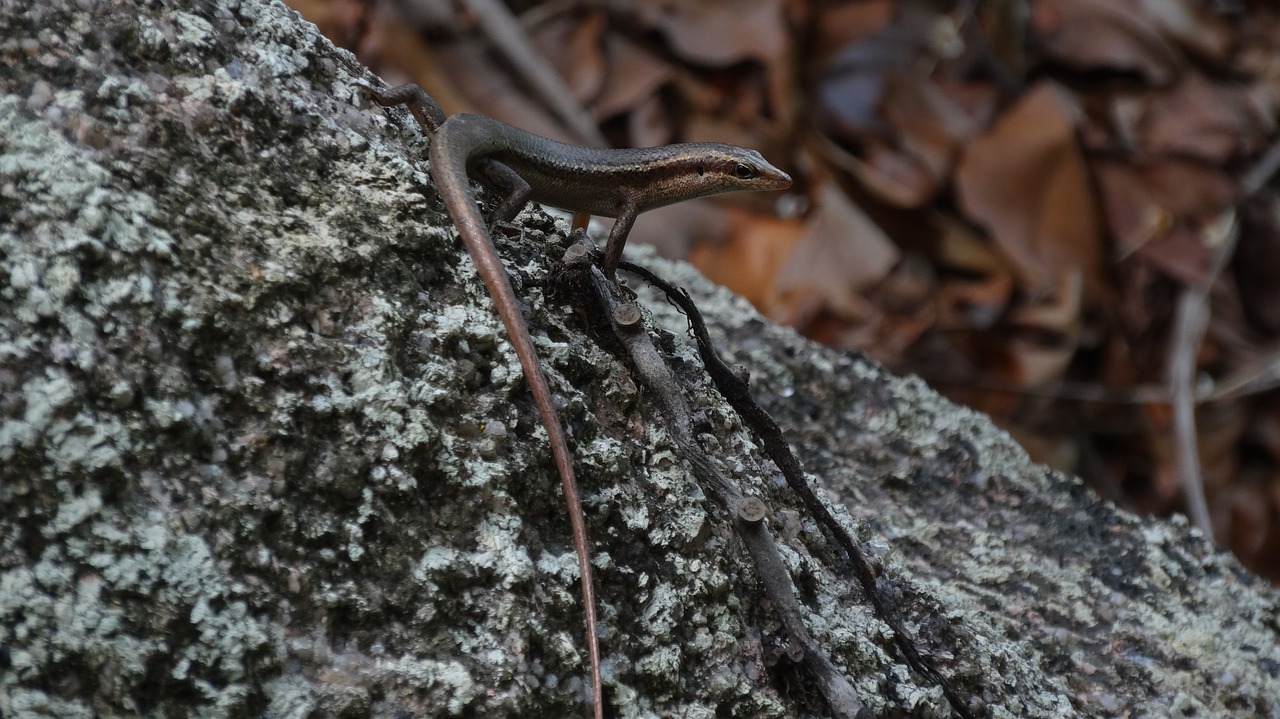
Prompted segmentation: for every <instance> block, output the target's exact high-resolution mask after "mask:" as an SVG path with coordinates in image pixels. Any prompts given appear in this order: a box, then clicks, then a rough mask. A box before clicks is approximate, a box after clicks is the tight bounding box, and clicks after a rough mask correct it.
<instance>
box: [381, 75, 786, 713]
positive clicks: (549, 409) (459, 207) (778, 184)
mask: <svg viewBox="0 0 1280 719" xmlns="http://www.w3.org/2000/svg"><path fill="white" fill-rule="evenodd" d="M357 84H358V85H359V86H360V87H361V88H362V89H363V90H364V91H365V92H367V93H368V94H369V95H370V96H371V97H372V98H373V99H374V100H375V101H376V102H377V103H378V104H379V105H382V106H383V107H394V106H397V105H404V106H406V107H407V108H408V109H409V111H410V113H412V114H413V117H414V119H415V120H417V122H418V124H419V126H421V128H422V129H423V131H424V132H425V133H426V134H427V135H428V136H430V137H431V148H430V150H429V159H430V161H431V165H430V168H429V170H428V172H429V174H430V176H431V179H432V181H433V182H434V183H435V186H436V191H437V192H438V193H439V195H440V199H441V200H442V201H443V202H444V205H445V208H446V209H447V210H448V212H449V216H450V218H451V219H452V220H453V224H454V225H455V226H456V227H457V228H458V234H459V235H460V236H461V238H462V243H463V245H464V246H465V247H466V249H467V252H468V254H470V255H471V259H472V262H474V263H475V266H476V269H477V271H478V272H479V274H480V277H481V279H482V280H483V281H484V284H485V287H486V288H487V290H488V292H489V296H490V297H491V298H492V300H493V303H494V305H495V306H496V307H497V310H498V316H499V318H500V319H501V320H502V323H503V326H504V327H505V328H506V331H507V335H508V338H509V339H510V341H511V344H512V346H513V347H514V348H515V351H516V356H517V357H518V358H519V360H520V367H521V370H522V371H523V372H524V376H525V381H526V382H527V383H528V384H529V389H530V391H531V392H532V394H533V399H534V404H535V405H536V406H537V408H538V412H539V414H540V415H541V417H542V425H543V428H544V430H545V431H546V433H547V439H548V441H549V442H550V444H551V453H552V455H553V457H554V459H555V464H556V469H557V471H558V472H559V475H560V481H561V486H562V487H563V491H564V495H565V501H566V503H567V504H568V509H569V523H570V526H571V528H572V532H573V542H574V548H575V550H576V551H577V555H578V575H579V582H580V584H581V585H582V601H583V604H584V608H585V611H584V614H585V623H586V628H587V654H588V657H589V659H590V664H591V687H592V702H593V709H594V713H595V719H603V716H604V708H603V702H602V693H601V683H600V648H599V641H598V636H597V631H596V610H595V591H594V587H593V584H592V579H591V562H590V545H589V542H588V539H587V530H586V519H585V517H584V515H583V512H582V506H581V500H580V498H579V493H578V484H577V479H576V478H575V476H574V472H573V458H572V455H571V454H570V452H569V446H568V441H567V439H566V437H565V431H564V428H563V426H562V425H561V423H560V419H559V415H558V414H557V413H556V408H555V404H554V402H553V401H552V398H551V388H550V386H549V384H548V383H547V379H546V376H545V375H544V374H543V372H542V366H541V363H540V362H539V360H538V355H537V352H536V351H535V349H534V346H533V339H532V338H531V337H530V335H529V328H528V326H527V325H526V324H525V321H524V317H523V316H522V315H521V313H520V305H519V302H518V301H517V300H516V296H515V292H514V291H513V290H512V288H511V282H510V280H509V279H508V278H507V272H506V268H505V267H504V266H503V264H502V260H501V258H500V257H499V256H498V252H497V249H496V248H495V247H494V244H493V239H492V238H491V237H490V235H489V230H488V228H487V227H486V225H485V222H484V218H483V217H481V215H480V208H479V205H478V204H477V201H476V193H475V190H473V189H472V187H471V182H470V179H476V180H478V181H479V182H480V183H481V184H483V185H485V186H487V187H489V188H490V189H494V190H498V191H504V192H505V193H506V197H505V198H503V199H502V201H501V202H500V203H499V205H498V207H497V209H496V210H495V211H494V219H495V221H497V222H507V221H510V220H511V219H512V218H514V217H515V215H516V214H517V213H518V212H519V211H520V209H521V208H523V207H524V205H525V204H526V203H527V202H528V201H530V200H533V201H536V202H540V203H544V204H548V205H552V206H554V207H560V208H563V209H566V210H572V211H574V212H577V213H585V214H589V215H596V216H604V217H613V218H616V220H615V222H614V225H613V229H612V231H611V232H610V233H609V239H608V240H607V242H606V244H605V250H604V258H603V262H602V265H603V266H602V269H603V271H604V273H605V276H606V277H608V278H610V279H612V278H613V277H614V273H615V271H616V269H617V266H618V263H619V261H620V260H621V258H622V248H623V246H624V245H625V243H626V240H627V235H628V233H630V231H631V227H632V225H633V224H634V223H635V219H636V216H637V215H639V214H640V213H641V212H644V211H646V210H651V209H654V208H657V207H663V206H665V205H670V204H673V203H676V202H680V201H683V200H690V199H694V198H697V197H707V196H710V195H718V194H722V193H726V192H736V191H751V190H782V189H786V188H787V187H790V186H791V178H790V176H788V175H787V173H785V172H783V171H782V170H779V169H778V168H776V167H774V166H773V165H771V164H769V163H768V162H767V161H766V160H765V159H764V157H762V156H761V155H760V153H759V152H757V151H755V150H750V149H746V148H741V147H736V146H734V145H727V144H723V143H717V142H691V143H681V144H675V145H663V146H659V147H648V148H633V149H602V148H594V147H583V146H579V145H571V144H568V143H563V142H559V141H556V140H552V139H550V138H546V137H542V136H540V135H535V134H533V133H530V132H526V131H524V130H521V129H519V128H517V127H514V126H512V125H508V124H507V123H505V122H501V121H499V120H495V119H493V118H490V117H485V116H483V115H468V114H458V115H452V116H449V117H447V118H446V116H445V114H444V112H443V110H441V109H440V106H439V105H438V104H437V103H436V102H435V100H434V99H432V97H431V96H430V95H428V94H427V92H426V91H425V90H423V89H422V88H421V87H419V86H418V85H415V84H412V83H409V84H405V85H400V86H398V87H395V88H391V89H389V90H379V89H377V88H374V87H372V86H370V85H367V84H364V83H357Z"/></svg>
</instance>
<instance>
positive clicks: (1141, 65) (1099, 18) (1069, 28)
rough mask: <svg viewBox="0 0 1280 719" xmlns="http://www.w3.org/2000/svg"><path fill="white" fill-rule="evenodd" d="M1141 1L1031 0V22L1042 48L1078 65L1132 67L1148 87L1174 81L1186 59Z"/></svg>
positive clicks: (1128, 68)
mask: <svg viewBox="0 0 1280 719" xmlns="http://www.w3.org/2000/svg"><path fill="white" fill-rule="evenodd" d="M1161 1H1162V2H1168V3H1177V4H1185V3H1183V2H1182V0H1161ZM1144 4H1145V3H1144V2H1143V1H1142V0H1033V1H1032V3H1031V15H1030V23H1031V28H1032V32H1033V33H1035V34H1036V35H1038V36H1039V38H1040V41H1041V42H1042V43H1043V45H1044V49H1045V52H1046V53H1047V54H1048V55H1049V56H1050V57H1052V58H1053V59H1055V60H1058V61H1059V62H1062V63H1064V64H1066V65H1070V66H1072V67H1076V68H1080V69H1094V70H1097V69H1101V70H1111V71H1131V72H1136V73H1138V74H1139V75H1141V76H1143V77H1144V78H1145V79H1146V80H1147V82H1148V83H1150V84H1152V85H1164V84H1166V83H1168V82H1170V81H1171V80H1173V79H1174V78H1175V77H1177V75H1178V74H1179V72H1180V71H1181V70H1182V68H1183V67H1184V65H1185V63H1186V60H1185V58H1184V57H1183V56H1182V53H1181V52H1179V51H1178V48H1177V47H1176V46H1175V45H1174V44H1173V43H1172V42H1170V40H1169V38H1168V37H1166V36H1165V35H1164V34H1163V33H1161V32H1160V30H1159V29H1158V28H1159V26H1158V25H1157V24H1156V23H1154V22H1153V21H1152V17H1151V15H1150V14H1149V13H1148V12H1146V10H1145V8H1144V7H1143V5H1144Z"/></svg>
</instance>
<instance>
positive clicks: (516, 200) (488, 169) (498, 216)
mask: <svg viewBox="0 0 1280 719" xmlns="http://www.w3.org/2000/svg"><path fill="white" fill-rule="evenodd" d="M472 172H473V173H474V175H475V178H476V179H477V180H479V181H480V184H482V185H484V186H485V187H486V188H488V189H489V190H491V191H493V193H494V194H496V195H498V196H499V197H500V198H502V199H501V200H500V201H499V202H498V206H497V207H496V208H494V211H493V221H492V224H494V225H496V224H498V223H500V222H510V221H512V220H514V219H515V217H516V215H518V214H520V210H522V209H524V206H525V205H526V204H527V203H528V202H529V195H531V194H532V193H533V188H532V187H530V186H529V183H528V182H525V179H524V178H523V177H521V176H520V174H519V173H518V172H516V171H515V170H513V169H511V168H510V167H509V166H507V165H504V164H502V163H501V162H499V161H497V160H493V159H488V158H486V159H482V160H479V161H477V162H476V163H475V166H474V167H473V169H472Z"/></svg>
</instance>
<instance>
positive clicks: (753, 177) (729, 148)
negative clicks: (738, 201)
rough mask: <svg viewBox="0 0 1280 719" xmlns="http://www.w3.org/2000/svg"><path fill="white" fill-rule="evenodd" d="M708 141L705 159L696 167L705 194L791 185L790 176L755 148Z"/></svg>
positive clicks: (784, 187) (780, 188) (773, 188)
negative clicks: (750, 148)
mask: <svg viewBox="0 0 1280 719" xmlns="http://www.w3.org/2000/svg"><path fill="white" fill-rule="evenodd" d="M708 145H709V147H708V148H707V151H706V154H705V155H703V157H704V158H705V159H704V161H703V162H702V163H700V164H699V166H698V168H697V172H698V175H699V179H698V182H699V184H703V185H704V189H706V190H708V191H707V192H706V194H708V195H718V194H720V193H722V192H751V191H758V190H785V189H786V188H788V187H791V176H790V175H788V174H787V173H785V172H783V171H782V170H779V169H778V168H776V167H774V166H773V165H771V164H769V162H768V161H767V160H765V159H764V157H762V156H761V155H760V153H759V152H756V151H755V150H749V149H747V148H744V147H735V146H733V145H722V144H719V143H708Z"/></svg>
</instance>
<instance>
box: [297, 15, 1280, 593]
mask: <svg viewBox="0 0 1280 719" xmlns="http://www.w3.org/2000/svg"><path fill="white" fill-rule="evenodd" d="M287 2H288V3H289V4H290V5H291V6H292V7H294V8H295V9H297V10H298V11H299V12H301V13H302V14H303V16H305V17H306V18H307V19H309V20H311V21H312V22H314V23H316V24H317V25H318V26H319V27H320V28H321V30H322V31H323V32H324V33H325V34H326V35H327V36H328V37H329V38H330V39H331V40H333V42H334V43H335V44H337V45H339V46H342V47H345V48H347V49H349V50H351V51H352V52H354V53H355V54H356V55H357V56H358V57H359V59H360V60H361V61H362V62H364V63H365V64H366V65H368V66H369V67H370V68H371V69H372V70H373V71H374V72H375V73H377V74H378V75H380V76H381V77H382V78H383V79H384V80H385V81H386V82H387V83H388V84H390V85H396V84H399V83H402V82H410V81H411V82H416V83H418V84H420V85H422V86H423V87H424V88H426V89H427V91H428V92H430V93H431V94H432V95H433V96H434V97H436V98H437V99H438V100H439V101H440V103H441V105H442V106H443V107H444V108H445V111H446V112H449V113H455V112H475V113H481V114H486V115H490V116H493V117H497V118H499V119H502V120H505V121H507V122H510V123H512V124H515V125H518V126H520V127H522V128H525V129H527V130H531V131H533V132H536V133H538V134H542V135H546V136H549V137H554V138H557V139H561V140H566V141H570V142H575V143H579V144H586V145H601V146H605V145H607V146H617V147H621V146H645V145H659V144H666V143H671V142H686V141H702V140H716V141H724V142H731V143H734V144H738V145H744V146H748V147H754V148H757V149H759V150H760V151H761V152H762V153H763V154H764V155H765V157H766V158H768V159H769V160H770V161H772V162H773V163H774V164H776V165H778V166H780V167H782V168H783V169H784V170H786V171H787V172H789V173H791V174H792V176H793V177H795V178H796V180H797V182H796V184H795V186H794V187H793V188H792V189H791V190H790V191H788V192H786V193H777V194H773V195H742V196H728V197H725V198H723V199H717V200H704V201H698V202H693V203H686V204H682V205H677V206H675V207H672V208H667V209H665V210H661V211H656V212H653V213H649V214H646V215H642V216H641V218H640V221H639V222H638V223H637V226H636V229H635V231H633V232H632V235H631V238H632V240H631V241H632V242H637V241H642V242H649V243H652V244H654V245H656V246H658V247H659V249H660V250H661V251H662V252H663V253H664V254H666V255H668V256H671V257H681V258H685V259H688V260H690V261H691V262H693V263H695V264H696V265H697V266H698V267H699V268H700V269H701V270H702V271H703V272H704V273H705V274H707V275H708V276H709V277H711V278H712V279H713V280H715V281H717V282H720V283H722V284H725V285H728V286H729V287H731V288H733V289H734V290H736V291H737V292H739V293H741V294H742V295H744V296H746V297H747V298H748V299H750V300H751V301H752V302H753V303H754V304H755V305H756V307H758V308H759V309H760V311H761V312H763V313H764V314H766V315H768V316H769V317H771V318H773V319H774V320H776V321H778V322H780V323H784V324H787V325H790V326H792V327H795V328H796V329H797V330H798V331H800V332H802V333H804V334H805V335H807V336H809V337H812V338H813V339H815V340H817V341H820V342H823V343H826V344H829V345H832V346H834V347H839V348H845V349H859V350H862V351H864V352H866V353H867V354H868V355H870V356H872V357H874V358H875V359H877V360H879V361H881V362H883V363H884V364H885V365H887V366H888V367H889V368H890V369H892V370H893V371H894V372H897V373H900V374H907V373H914V374H917V375H919V376H921V377H922V378H924V379H925V380H926V381H927V382H928V383H929V384H930V385H932V386H933V387H935V388H936V389H938V390H939V391H941V392H942V393H944V394H946V395H947V396H949V397H951V398H952V399H954V400H957V401H959V402H963V403H965V404H967V405H969V406H972V407H974V408H976V409H978V410H981V411H983V412H987V413H989V414H990V415H991V416H992V417H993V418H994V419H995V420H996V421H997V422H998V423H1000V424H1001V425H1002V426H1004V427H1005V428H1007V429H1008V430H1009V431H1010V432H1011V433H1012V434H1013V435H1014V436H1015V437H1016V438H1017V439H1018V440H1019V441H1021V442H1022V444H1023V445H1024V446H1025V447H1026V448H1027V449H1028V450H1029V451H1030V452H1031V454H1032V455H1033V456H1034V457H1035V458H1036V459H1037V460H1039V461H1042V462H1045V463H1047V464H1050V465H1052V466H1054V467H1056V468H1059V469H1062V470H1064V471H1067V472H1071V473H1075V474H1079V475H1080V476H1081V477H1083V478H1084V479H1085V480H1086V481H1087V482H1088V483H1089V484H1090V485H1091V486H1092V487H1093V488H1094V489H1095V490H1096V491H1097V492H1098V493H1099V494H1100V495H1102V496H1103V497H1105V498H1107V499H1110V500H1112V501H1114V502H1115V503H1116V504H1118V505H1121V506H1123V507H1126V508H1129V509H1132V510H1135V511H1138V512H1144V513H1158V514H1162V515H1167V514H1170V513H1174V512H1182V513H1186V514H1187V515H1188V516H1189V517H1190V518H1191V521H1192V522H1193V523H1194V524H1196V525H1198V526H1200V527H1201V528H1202V529H1204V530H1205V532H1206V533H1211V534H1212V536H1213V537H1214V538H1215V539H1216V540H1217V541H1218V542H1219V543H1220V544H1222V545H1223V546H1226V547H1229V548H1230V549H1231V550H1232V551H1233V552H1235V554H1236V555H1237V556H1238V557H1239V558H1240V560H1241V561H1242V562H1243V563H1244V564H1245V565H1247V566H1249V567H1250V568H1252V569H1253V570H1255V571H1257V572H1259V573H1260V574H1262V575H1263V576H1265V577H1268V578H1269V579H1271V580H1272V581H1273V582H1276V581H1280V392H1277V386H1280V191H1278V189H1280V182H1277V180H1276V179H1275V178H1274V177H1273V175H1274V174H1275V172H1276V169H1277V166H1280V132H1277V124H1276V122H1277V111H1278V110H1280V10H1278V9H1277V8H1276V7H1275V4H1274V3H1272V2H1262V1H1257V2H1246V1H1244V0H1218V1H1211V0H988V1H983V0H970V1H969V2H955V1H952V2H930V1H926V0H914V1H913V0H844V1H840V0H682V1H680V2H675V1H673V0H546V1H545V2H535V1H533V0H528V1H523V0H508V1H506V2H504V1H503V0H287ZM371 111H374V110H373V109H372V108H371ZM378 111H380V110H378ZM729 349H731V348H729Z"/></svg>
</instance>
